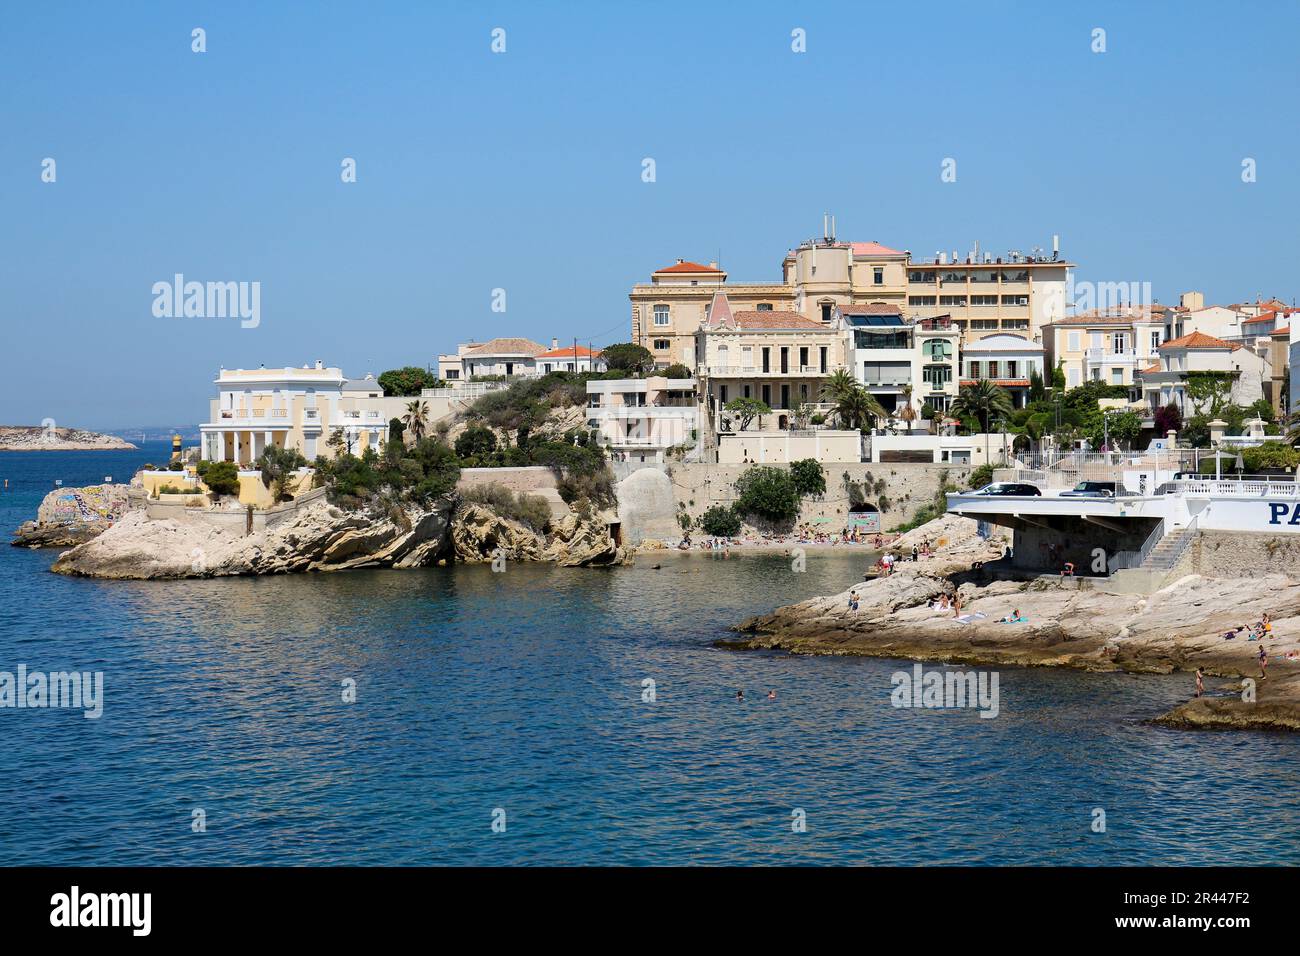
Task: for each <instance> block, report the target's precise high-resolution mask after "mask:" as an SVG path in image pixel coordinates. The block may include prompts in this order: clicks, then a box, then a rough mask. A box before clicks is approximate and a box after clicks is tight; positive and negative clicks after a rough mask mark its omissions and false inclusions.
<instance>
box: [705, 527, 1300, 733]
mask: <svg viewBox="0 0 1300 956" xmlns="http://www.w3.org/2000/svg"><path fill="white" fill-rule="evenodd" d="M931 540H932V542H933V540H934V539H933V538H932V539H931ZM980 547H983V545H982V544H978V543H976V542H972V541H967V542H961V541H959V542H958V544H957V546H956V552H955V553H952V554H946V555H943V554H941V555H940V556H938V557H936V558H935V559H932V560H931V561H929V562H927V561H919V562H916V563H912V562H910V561H909V562H905V563H902V564H900V565H899V566H898V569H897V570H896V571H895V572H894V573H893V574H892V575H890V576H888V577H881V578H876V579H874V580H871V581H866V582H862V583H859V584H855V585H852V586H851V587H849V588H846V589H845V590H844V591H843V592H841V593H840V594H837V595H833V596H828V597H818V598H813V599H811V600H808V601H803V602H801V603H799V604H794V605H790V606H788V607H783V608H779V609H777V610H776V611H774V612H773V613H772V614H767V615H762V616H760V617H755V618H752V619H750V620H748V621H746V622H744V623H743V624H741V625H740V626H739V627H737V628H736V630H737V631H739V632H740V636H739V637H738V638H736V639H732V640H725V641H719V642H718V644H719V646H723V647H729V648H733V649H780V650H785V651H788V652H791V653H797V654H850V655H866V656H875V657H902V658H910V659H913V660H921V661H941V662H947V663H967V664H992V665H1014V666H1050V667H1074V668H1082V669H1088V670H1117V669H1122V670H1127V671H1131V672H1138V673H1141V672H1146V673H1170V672H1172V671H1178V670H1181V671H1193V670H1195V669H1197V668H1200V669H1201V670H1202V672H1203V673H1204V674H1205V675H1207V677H1213V678H1220V679H1222V678H1226V679H1227V680H1228V683H1227V684H1226V685H1222V686H1219V687H1217V688H1215V689H1214V691H1213V694H1212V695H1211V696H1206V697H1202V698H1199V699H1192V700H1189V702H1188V703H1186V704H1184V705H1182V706H1180V707H1178V708H1176V709H1175V710H1173V711H1171V712H1170V713H1169V714H1166V715H1164V716H1163V717H1161V718H1160V721H1161V722H1163V723H1166V724H1169V725H1171V726H1178V727H1189V728H1190V727H1205V728H1210V727H1249V728H1256V729H1291V730H1295V729H1300V660H1288V659H1287V658H1286V656H1285V655H1286V654H1287V653H1288V652H1294V653H1297V654H1300V584H1297V583H1296V582H1295V581H1293V580H1291V579H1289V578H1286V577H1283V576H1281V575H1271V576H1259V577H1254V578H1246V579H1221V578H1205V577H1201V576H1199V575H1189V576H1187V577H1185V578H1182V579H1181V580H1179V581H1176V582H1174V583H1173V584H1172V585H1170V586H1168V587H1166V588H1164V589H1163V590H1161V591H1157V592H1156V593H1155V594H1152V595H1150V596H1141V595H1122V594H1113V593H1109V592H1106V591H1103V590H1101V589H1099V588H1098V587H1095V586H1094V584H1093V582H1090V581H1088V580H1087V579H1083V580H1077V579H1072V578H1071V579H1055V578H1035V579H1032V580H1028V581H1015V580H991V581H988V583H981V580H980V579H979V578H978V576H977V575H976V574H975V573H974V572H973V571H972V570H971V566H972V563H973V561H972V556H973V555H975V554H978V553H979V548H980ZM908 550H909V551H910V548H908ZM854 591H856V592H857V596H858V602H859V604H858V609H857V610H856V611H854V610H851V609H850V607H849V595H850V593H851V592H854ZM940 595H947V596H948V597H949V598H953V597H960V599H961V617H960V618H959V617H958V616H957V614H956V612H954V611H953V610H940V609H938V608H936V607H935V606H934V605H933V601H934V600H935V599H936V598H938V597H939V596H940ZM1013 611H1015V612H1019V613H1018V615H1015V616H1017V617H1019V618H1022V619H1023V620H1021V621H1020V622H1018V623H1003V620H1004V619H1006V618H1007V617H1009V616H1012V612H1013ZM1265 612H1267V613H1268V614H1269V615H1270V616H1271V617H1272V619H1273V632H1272V635H1271V637H1270V638H1269V639H1268V640H1267V642H1266V643H1267V649H1268V654H1269V657H1270V661H1271V663H1270V666H1269V674H1268V678H1267V679H1265V680H1259V679H1258V678H1259V668H1258V664H1257V661H1256V654H1257V653H1258V650H1259V643H1258V642H1253V641H1248V640H1247V639H1246V638H1247V634H1246V633H1245V632H1242V633H1241V634H1240V635H1238V636H1236V637H1235V638H1234V639H1232V640H1224V639H1223V635H1224V634H1225V633H1226V632H1228V631H1230V630H1235V629H1236V628H1237V627H1239V626H1241V625H1243V624H1250V623H1253V622H1255V621H1258V620H1260V619H1261V618H1262V616H1263V614H1264V613H1265ZM1245 679H1252V680H1255V699H1253V700H1245V699H1243V695H1242V693H1241V686H1242V682H1243V680H1245ZM1190 686H1191V682H1190V680H1189V689H1190ZM1189 697H1190V694H1189Z"/></svg>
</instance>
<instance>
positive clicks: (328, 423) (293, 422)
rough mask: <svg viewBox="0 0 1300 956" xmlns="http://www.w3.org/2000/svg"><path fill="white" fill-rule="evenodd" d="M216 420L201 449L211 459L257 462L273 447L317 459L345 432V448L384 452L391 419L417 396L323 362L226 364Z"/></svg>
mask: <svg viewBox="0 0 1300 956" xmlns="http://www.w3.org/2000/svg"><path fill="white" fill-rule="evenodd" d="M215 384H216V386H217V397H216V398H214V399H212V402H211V406H210V411H209V416H208V421H207V422H204V423H203V424H202V425H200V426H199V432H200V451H201V454H202V456H203V458H204V459H206V460H208V461H233V462H237V463H238V464H241V465H251V464H253V463H254V462H255V461H256V460H257V458H258V457H259V456H260V455H261V454H262V452H263V451H265V450H266V449H267V448H268V447H270V446H272V445H275V446H278V447H281V448H293V449H297V450H298V451H299V452H301V453H302V454H303V456H304V457H305V458H307V459H308V460H309V461H311V460H314V459H315V458H316V457H317V456H318V455H330V454H331V451H330V449H329V447H328V445H327V444H326V443H327V441H328V439H329V437H330V435H332V434H333V433H335V432H338V433H339V434H340V435H341V436H342V438H343V441H344V449H343V450H344V451H349V450H350V451H351V452H352V453H353V454H360V453H361V452H362V451H364V450H365V449H366V448H373V449H374V450H376V451H378V450H379V448H380V445H381V444H382V443H383V441H384V440H385V439H386V438H387V434H388V423H389V421H390V420H391V419H393V418H400V417H401V416H402V415H403V414H404V413H405V411H406V406H407V404H408V403H410V402H411V401H412V399H410V398H385V397H384V393H383V389H381V388H380V387H379V383H378V382H377V381H376V380H375V379H374V378H373V377H372V376H366V377H365V378H363V379H349V378H347V376H345V375H344V374H343V372H342V370H341V369H339V368H337V367H334V366H329V367H326V366H324V365H322V364H321V363H320V362H317V363H316V364H315V365H314V366H306V365H304V366H303V367H302V368H294V367H292V366H285V367H284V368H266V367H265V366H263V367H261V368H257V369H224V368H223V369H222V370H221V371H220V373H219V374H218V376H217V378H216V380H215Z"/></svg>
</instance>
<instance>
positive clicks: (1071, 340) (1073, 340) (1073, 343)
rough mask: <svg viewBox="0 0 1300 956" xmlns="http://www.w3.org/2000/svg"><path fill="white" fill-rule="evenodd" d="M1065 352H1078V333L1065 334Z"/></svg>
mask: <svg viewBox="0 0 1300 956" xmlns="http://www.w3.org/2000/svg"><path fill="white" fill-rule="evenodd" d="M1065 350H1066V351H1067V352H1077V351H1079V333H1078V332H1067V333H1066V336H1065Z"/></svg>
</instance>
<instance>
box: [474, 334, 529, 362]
mask: <svg viewBox="0 0 1300 956" xmlns="http://www.w3.org/2000/svg"><path fill="white" fill-rule="evenodd" d="M545 351H546V346H545V345H538V344H537V343H536V342H534V341H533V340H532V339H524V338H510V337H507V338H499V339H492V340H490V341H488V342H484V343H483V344H482V345H478V346H475V347H474V348H472V349H470V350H469V351H468V352H466V353H465V357H466V358H470V357H475V356H479V355H519V354H522V355H540V354H541V353H542V352H545Z"/></svg>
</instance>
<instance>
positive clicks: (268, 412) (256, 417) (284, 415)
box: [221, 408, 289, 422]
mask: <svg viewBox="0 0 1300 956" xmlns="http://www.w3.org/2000/svg"><path fill="white" fill-rule="evenodd" d="M221 417H222V419H229V420H231V421H237V422H247V421H254V422H255V421H273V422H274V421H280V422H287V421H288V420H289V413H288V411H286V410H285V409H283V408H254V409H248V408H223V409H222V410H221Z"/></svg>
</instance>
